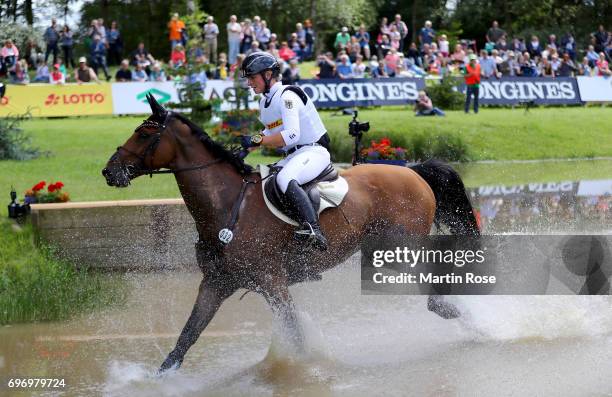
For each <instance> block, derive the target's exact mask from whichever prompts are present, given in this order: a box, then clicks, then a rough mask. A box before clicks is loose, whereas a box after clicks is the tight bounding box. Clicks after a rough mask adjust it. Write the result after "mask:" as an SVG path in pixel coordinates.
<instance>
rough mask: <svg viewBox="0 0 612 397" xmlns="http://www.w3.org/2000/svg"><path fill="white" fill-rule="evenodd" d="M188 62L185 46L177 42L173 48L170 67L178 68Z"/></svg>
mask: <svg viewBox="0 0 612 397" xmlns="http://www.w3.org/2000/svg"><path fill="white" fill-rule="evenodd" d="M185 63H187V57H185V48H184V47H183V45H182V44H177V45H175V46H174V48H173V49H172V53H171V54H170V67H171V68H174V69H178V68H180V67H182V66H183V65H185Z"/></svg>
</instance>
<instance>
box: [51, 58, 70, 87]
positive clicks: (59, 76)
mask: <svg viewBox="0 0 612 397" xmlns="http://www.w3.org/2000/svg"><path fill="white" fill-rule="evenodd" d="M49 83H51V84H64V83H66V76H65V75H64V73H62V71H61V70H60V65H59V63H56V64H55V65H53V72H51V74H50V75H49Z"/></svg>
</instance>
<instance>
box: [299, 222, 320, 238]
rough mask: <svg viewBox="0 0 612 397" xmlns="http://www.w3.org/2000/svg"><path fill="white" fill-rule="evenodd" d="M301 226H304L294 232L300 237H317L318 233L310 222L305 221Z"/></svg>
mask: <svg viewBox="0 0 612 397" xmlns="http://www.w3.org/2000/svg"><path fill="white" fill-rule="evenodd" d="M300 226H301V227H302V228H301V229H298V230H296V231H295V232H294V233H295V234H296V235H297V237H298V238H301V239H304V240H308V239H311V238H315V237H316V235H317V234H316V233H315V231H314V228H313V227H312V225H311V224H310V223H308V222H303V223H302V224H301V225H300Z"/></svg>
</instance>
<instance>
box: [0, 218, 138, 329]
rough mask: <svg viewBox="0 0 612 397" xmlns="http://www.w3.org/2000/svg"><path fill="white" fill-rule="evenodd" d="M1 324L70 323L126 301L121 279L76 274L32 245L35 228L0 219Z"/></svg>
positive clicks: (72, 269) (41, 249)
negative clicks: (62, 321) (68, 321)
mask: <svg viewBox="0 0 612 397" xmlns="http://www.w3.org/2000/svg"><path fill="white" fill-rule="evenodd" d="M0 232H1V233H2V238H0V324H10V323H18V322H31V321H55V320H62V319H67V318H69V317H71V316H73V315H75V314H77V313H81V312H86V311H90V310H95V309H98V308H105V307H108V306H110V305H115V304H120V303H122V302H124V301H125V299H126V294H127V289H126V288H125V286H124V285H123V282H122V281H121V279H120V278H119V277H118V276H113V275H101V274H96V273H92V272H86V271H84V270H75V268H74V266H72V265H71V264H70V263H67V262H64V261H61V260H59V259H56V258H55V256H54V255H53V252H52V250H51V249H49V248H44V247H43V248H38V247H35V246H34V244H33V233H32V228H31V226H28V225H26V226H25V227H24V228H23V229H21V230H15V228H13V226H12V224H11V222H9V221H8V220H6V219H4V218H3V219H2V220H0Z"/></svg>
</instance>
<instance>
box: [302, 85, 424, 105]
mask: <svg viewBox="0 0 612 397" xmlns="http://www.w3.org/2000/svg"><path fill="white" fill-rule="evenodd" d="M297 84H298V85H299V86H300V87H301V88H302V89H303V90H304V92H306V94H307V95H308V96H309V97H310V98H311V99H312V101H313V102H314V103H315V106H316V107H318V108H330V107H331V108H339V107H352V106H381V105H406V104H407V103H414V102H415V100H416V99H417V98H418V96H419V90H422V89H424V88H425V80H423V79H414V78H388V79H345V80H343V79H324V80H300V81H299V82H298V83H297Z"/></svg>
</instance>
